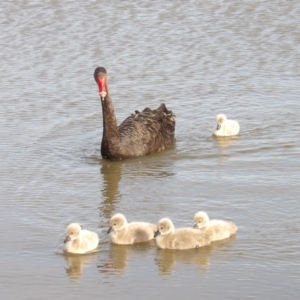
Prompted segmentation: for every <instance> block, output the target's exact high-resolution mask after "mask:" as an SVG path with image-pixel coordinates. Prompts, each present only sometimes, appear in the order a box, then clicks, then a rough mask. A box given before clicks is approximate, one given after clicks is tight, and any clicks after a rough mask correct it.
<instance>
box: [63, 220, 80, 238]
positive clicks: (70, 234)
mask: <svg viewBox="0 0 300 300" xmlns="http://www.w3.org/2000/svg"><path fill="white" fill-rule="evenodd" d="M80 232H81V226H80V225H79V224H77V223H71V224H70V225H69V226H68V227H67V233H66V238H65V240H64V243H66V242H69V241H73V240H75V239H77V238H78V237H79V236H80Z"/></svg>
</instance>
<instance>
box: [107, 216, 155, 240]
mask: <svg viewBox="0 0 300 300" xmlns="http://www.w3.org/2000/svg"><path fill="white" fill-rule="evenodd" d="M109 226H110V227H109V229H108V232H107V233H110V240H111V242H113V243H115V244H121V245H129V244H136V243H142V242H148V241H150V240H152V239H153V238H154V232H155V231H156V225H154V224H151V223H146V222H131V223H127V220H126V218H125V216H124V215H123V214H115V215H114V216H112V217H111V219H110V221H109Z"/></svg>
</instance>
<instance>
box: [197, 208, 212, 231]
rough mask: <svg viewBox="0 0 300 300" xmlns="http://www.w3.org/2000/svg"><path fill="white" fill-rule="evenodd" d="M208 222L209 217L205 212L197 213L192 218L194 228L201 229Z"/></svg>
mask: <svg viewBox="0 0 300 300" xmlns="http://www.w3.org/2000/svg"><path fill="white" fill-rule="evenodd" d="M208 222H209V217H208V215H207V213H206V212H205V211H199V212H197V213H196V214H195V217H194V228H198V229H199V228H203V227H205V226H206V225H207V224H208Z"/></svg>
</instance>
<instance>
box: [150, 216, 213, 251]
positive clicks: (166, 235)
mask: <svg viewBox="0 0 300 300" xmlns="http://www.w3.org/2000/svg"><path fill="white" fill-rule="evenodd" d="M155 237H156V244H157V247H158V248H161V249H180V250H183V249H192V248H199V247H203V246H206V245H209V244H210V238H209V235H208V234H207V233H205V232H201V231H199V230H195V229H193V228H178V229H176V230H175V228H174V225H173V223H172V221H171V220H170V219H169V218H163V219H161V220H160V221H159V222H158V224H157V231H156V232H155Z"/></svg>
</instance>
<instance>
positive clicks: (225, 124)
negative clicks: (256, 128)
mask: <svg viewBox="0 0 300 300" xmlns="http://www.w3.org/2000/svg"><path fill="white" fill-rule="evenodd" d="M239 132H240V125H239V123H238V122H237V121H235V120H227V117H226V116H225V115H224V114H219V115H217V129H216V130H215V131H214V133H213V135H215V136H231V135H237V134H238V133H239Z"/></svg>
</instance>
